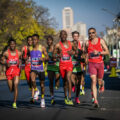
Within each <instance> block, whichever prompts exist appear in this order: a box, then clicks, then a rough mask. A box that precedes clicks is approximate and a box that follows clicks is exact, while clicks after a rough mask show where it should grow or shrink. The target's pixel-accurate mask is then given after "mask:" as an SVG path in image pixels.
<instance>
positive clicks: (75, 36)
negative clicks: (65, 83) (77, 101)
mask: <svg viewBox="0 0 120 120" xmlns="http://www.w3.org/2000/svg"><path fill="white" fill-rule="evenodd" d="M79 36H80V35H79V32H78V31H74V32H72V38H73V41H76V40H77V41H78V49H80V50H82V51H83V54H82V57H83V56H84V58H85V53H84V44H83V43H82V42H81V41H80V40H79ZM84 67H85V63H82V62H81V83H80V95H85V91H84V85H85V81H84V76H85V70H84ZM73 76H74V75H73ZM72 81H74V77H73V78H72ZM73 84H74V85H73V87H72V91H73V92H75V83H73Z"/></svg>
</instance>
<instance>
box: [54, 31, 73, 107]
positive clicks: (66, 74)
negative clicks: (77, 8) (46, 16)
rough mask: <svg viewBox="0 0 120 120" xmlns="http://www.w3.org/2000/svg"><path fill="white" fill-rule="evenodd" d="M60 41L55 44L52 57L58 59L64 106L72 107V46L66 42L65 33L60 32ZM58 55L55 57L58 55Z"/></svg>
mask: <svg viewBox="0 0 120 120" xmlns="http://www.w3.org/2000/svg"><path fill="white" fill-rule="evenodd" d="M60 39H61V41H60V42H59V43H57V44H56V46H55V49H54V57H60V66H59V68H60V73H61V76H62V78H63V83H64V94H65V104H68V105H73V101H72V99H71V89H72V88H71V87H72V86H71V74H72V70H73V65H72V58H71V55H72V44H71V42H70V41H67V32H66V31H64V30H62V31H61V32H60ZM59 52H60V55H59V56H56V54H57V53H58V54H59ZM67 88H68V97H67Z"/></svg>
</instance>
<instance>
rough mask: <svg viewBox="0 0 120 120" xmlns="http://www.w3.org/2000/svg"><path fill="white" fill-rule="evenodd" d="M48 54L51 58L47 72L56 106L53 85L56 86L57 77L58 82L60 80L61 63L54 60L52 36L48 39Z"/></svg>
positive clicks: (52, 101)
mask: <svg viewBox="0 0 120 120" xmlns="http://www.w3.org/2000/svg"><path fill="white" fill-rule="evenodd" d="M47 45H48V47H47V53H48V56H49V60H48V65H47V71H48V79H49V81H50V82H49V88H50V95H51V104H52V105H53V104H55V100H54V89H53V84H54V79H55V78H56V77H57V81H56V83H57V82H58V80H59V78H58V77H59V63H58V62H56V61H54V59H53V49H54V45H53V37H52V36H48V37H47ZM58 85H59V84H58V83H57V85H56V87H58Z"/></svg>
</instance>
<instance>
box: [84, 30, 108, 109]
mask: <svg viewBox="0 0 120 120" xmlns="http://www.w3.org/2000/svg"><path fill="white" fill-rule="evenodd" d="M88 34H89V40H88V41H87V42H86V48H87V51H88V62H89V64H88V67H89V74H90V77H91V80H92V81H91V90H92V94H93V98H94V101H93V102H94V107H99V104H98V100H97V87H96V84H97V80H98V84H99V92H100V93H101V92H104V81H103V76H104V63H103V59H102V58H103V55H108V54H109V51H108V48H107V46H106V44H105V42H104V40H103V39H101V38H99V37H97V33H96V29H95V28H89V29H88Z"/></svg>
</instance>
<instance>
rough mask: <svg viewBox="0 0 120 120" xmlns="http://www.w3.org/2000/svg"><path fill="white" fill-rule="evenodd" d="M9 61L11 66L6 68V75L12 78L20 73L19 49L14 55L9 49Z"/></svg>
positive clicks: (9, 78)
mask: <svg viewBox="0 0 120 120" xmlns="http://www.w3.org/2000/svg"><path fill="white" fill-rule="evenodd" d="M7 63H8V64H10V67H8V68H7V69H6V76H7V79H8V80H12V79H13V78H14V77H15V76H19V75H20V69H19V55H18V50H16V55H15V56H12V55H11V52H10V50H9V49H8V59H7Z"/></svg>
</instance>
